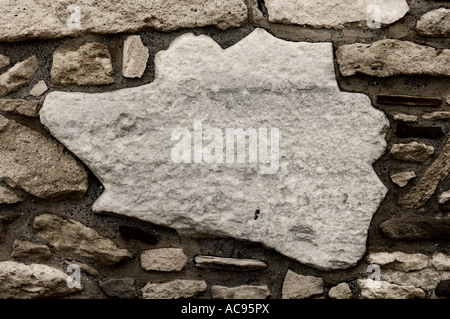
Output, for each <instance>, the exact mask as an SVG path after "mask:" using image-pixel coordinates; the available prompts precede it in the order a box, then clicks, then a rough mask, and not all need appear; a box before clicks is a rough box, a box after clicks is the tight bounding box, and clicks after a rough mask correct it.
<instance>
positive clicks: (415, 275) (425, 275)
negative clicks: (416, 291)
mask: <svg viewBox="0 0 450 319" xmlns="http://www.w3.org/2000/svg"><path fill="white" fill-rule="evenodd" d="M381 277H382V279H383V280H385V281H388V282H390V283H393V284H397V285H402V286H414V287H417V288H420V289H423V290H425V291H428V292H432V291H434V289H436V286H437V285H438V283H439V282H441V281H442V280H447V279H450V272H445V271H437V270H435V269H433V268H425V269H422V270H419V271H412V272H408V273H404V272H401V271H395V270H390V269H387V270H382V271H381Z"/></svg>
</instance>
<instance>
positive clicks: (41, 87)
mask: <svg viewBox="0 0 450 319" xmlns="http://www.w3.org/2000/svg"><path fill="white" fill-rule="evenodd" d="M47 90H48V86H47V84H46V83H45V81H44V80H41V81H39V82H38V83H36V85H35V86H33V88H32V89H31V91H30V95H33V96H41V95H42V94H44V93H45V92H47Z"/></svg>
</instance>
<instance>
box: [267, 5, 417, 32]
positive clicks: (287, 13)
mask: <svg viewBox="0 0 450 319" xmlns="http://www.w3.org/2000/svg"><path fill="white" fill-rule="evenodd" d="M264 3H265V5H266V7H267V11H268V14H269V21H271V22H276V23H287V24H299V25H308V26H312V27H315V28H343V27H344V26H346V25H348V24H353V25H356V26H360V27H367V26H369V27H372V28H374V26H372V24H375V21H372V23H370V22H368V20H369V19H370V18H371V15H370V12H372V10H375V8H373V7H374V6H376V8H378V9H379V13H380V15H379V16H378V17H376V16H375V15H374V16H373V17H372V20H374V19H377V21H379V22H380V24H381V25H386V24H391V23H394V22H395V21H397V20H400V19H401V18H402V17H403V16H404V15H405V14H406V13H407V12H408V11H409V7H408V4H407V3H406V1H405V0H362V1H358V3H357V4H356V5H355V2H354V1H352V0H333V1H319V0H315V1H303V0H265V2H264ZM371 6H372V7H371ZM337 12H338V13H339V14H336V13H337ZM381 25H380V26H381Z"/></svg>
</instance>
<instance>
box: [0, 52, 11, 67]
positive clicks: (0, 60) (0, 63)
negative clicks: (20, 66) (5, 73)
mask: <svg viewBox="0 0 450 319" xmlns="http://www.w3.org/2000/svg"><path fill="white" fill-rule="evenodd" d="M10 63H11V60H10V58H9V56H6V55H3V54H0V69H3V68H4V67H5V66H8V65H9V64H10Z"/></svg>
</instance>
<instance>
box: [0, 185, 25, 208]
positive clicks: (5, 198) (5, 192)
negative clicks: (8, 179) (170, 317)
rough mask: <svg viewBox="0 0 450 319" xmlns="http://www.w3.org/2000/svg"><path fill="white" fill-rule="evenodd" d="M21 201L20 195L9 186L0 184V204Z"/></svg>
mask: <svg viewBox="0 0 450 319" xmlns="http://www.w3.org/2000/svg"><path fill="white" fill-rule="evenodd" d="M21 201H23V199H22V197H20V196H19V195H17V194H16V193H14V192H13V191H12V190H10V189H9V188H6V187H3V186H0V204H16V203H19V202H21Z"/></svg>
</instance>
